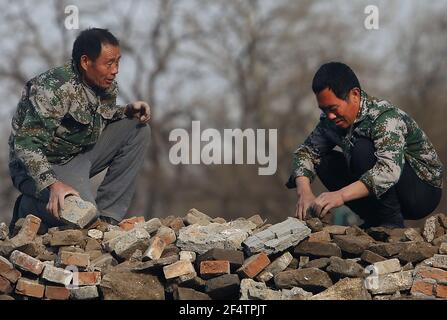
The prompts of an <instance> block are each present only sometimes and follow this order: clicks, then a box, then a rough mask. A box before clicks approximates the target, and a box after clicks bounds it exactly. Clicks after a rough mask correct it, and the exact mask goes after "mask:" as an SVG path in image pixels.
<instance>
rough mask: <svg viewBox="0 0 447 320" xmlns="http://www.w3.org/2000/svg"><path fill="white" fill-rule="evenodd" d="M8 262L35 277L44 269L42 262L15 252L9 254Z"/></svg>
mask: <svg viewBox="0 0 447 320" xmlns="http://www.w3.org/2000/svg"><path fill="white" fill-rule="evenodd" d="M9 260H10V261H11V262H12V263H13V264H14V265H15V266H17V267H19V268H20V269H22V270H24V271H28V272H31V273H33V274H35V275H37V276H38V275H40V274H41V273H42V271H43V268H44V264H43V263H42V262H40V261H39V260H37V259H36V258H33V257H31V256H29V255H27V254H25V253H23V252H20V251H17V250H15V251H13V253H11V256H10V257H9Z"/></svg>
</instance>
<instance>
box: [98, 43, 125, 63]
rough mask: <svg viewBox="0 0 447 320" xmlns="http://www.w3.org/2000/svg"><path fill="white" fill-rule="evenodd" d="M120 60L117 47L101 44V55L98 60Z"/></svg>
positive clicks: (119, 52)
mask: <svg viewBox="0 0 447 320" xmlns="http://www.w3.org/2000/svg"><path fill="white" fill-rule="evenodd" d="M119 58H121V51H120V47H119V46H114V45H112V44H108V43H103V44H102V45H101V54H100V55H99V57H98V59H101V60H116V59H119Z"/></svg>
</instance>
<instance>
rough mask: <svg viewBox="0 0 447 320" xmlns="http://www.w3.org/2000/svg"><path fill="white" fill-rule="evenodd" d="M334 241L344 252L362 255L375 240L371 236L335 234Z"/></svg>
mask: <svg viewBox="0 0 447 320" xmlns="http://www.w3.org/2000/svg"><path fill="white" fill-rule="evenodd" d="M334 242H335V243H336V244H337V246H338V247H339V248H340V249H341V250H342V251H343V252H346V253H349V254H353V255H361V254H362V253H363V251H365V250H366V249H368V247H369V246H370V245H371V244H372V243H373V242H374V240H373V239H372V238H371V237H370V236H348V235H335V236H334Z"/></svg>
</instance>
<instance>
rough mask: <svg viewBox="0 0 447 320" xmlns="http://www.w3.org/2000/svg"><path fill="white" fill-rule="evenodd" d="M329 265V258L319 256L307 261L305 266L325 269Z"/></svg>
mask: <svg viewBox="0 0 447 320" xmlns="http://www.w3.org/2000/svg"><path fill="white" fill-rule="evenodd" d="M328 265H329V258H319V259H315V260H312V261H309V262H308V263H306V264H305V265H304V266H303V268H317V269H325V268H326V267H327V266H328Z"/></svg>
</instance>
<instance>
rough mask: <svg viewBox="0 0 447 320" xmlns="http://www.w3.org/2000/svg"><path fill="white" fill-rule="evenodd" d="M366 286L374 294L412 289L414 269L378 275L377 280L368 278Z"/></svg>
mask: <svg viewBox="0 0 447 320" xmlns="http://www.w3.org/2000/svg"><path fill="white" fill-rule="evenodd" d="M366 280H367V281H366V283H365V284H366V287H367V289H368V290H370V291H371V293H372V294H393V293H395V292H397V291H404V290H409V289H411V286H412V284H413V271H403V272H396V273H389V274H385V275H381V276H377V278H376V279H375V280H376V281H371V282H369V281H368V279H366Z"/></svg>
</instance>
